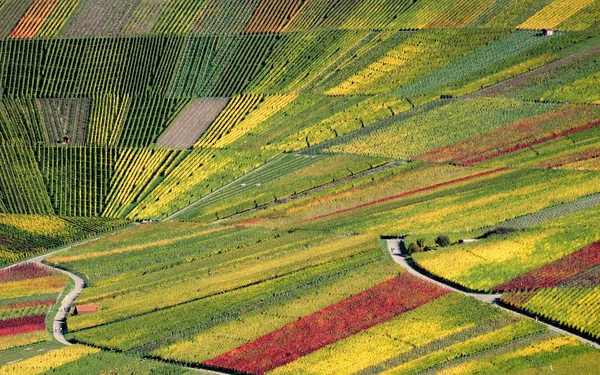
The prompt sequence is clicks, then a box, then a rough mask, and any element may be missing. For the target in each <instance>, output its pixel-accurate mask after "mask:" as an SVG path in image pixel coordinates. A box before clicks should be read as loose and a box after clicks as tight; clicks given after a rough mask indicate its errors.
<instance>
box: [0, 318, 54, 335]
mask: <svg viewBox="0 0 600 375" xmlns="http://www.w3.org/2000/svg"><path fill="white" fill-rule="evenodd" d="M45 329H46V315H35V316H24V317H21V318H16V319H9V320H0V337H4V336H12V335H16V334H19V333H28V332H34V331H43V330H45Z"/></svg>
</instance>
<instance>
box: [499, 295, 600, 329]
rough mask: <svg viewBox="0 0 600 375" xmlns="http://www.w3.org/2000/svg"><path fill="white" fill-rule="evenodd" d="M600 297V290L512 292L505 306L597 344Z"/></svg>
mask: <svg viewBox="0 0 600 375" xmlns="http://www.w3.org/2000/svg"><path fill="white" fill-rule="evenodd" d="M599 297H600V287H598V286H596V287H592V288H581V287H564V288H547V289H541V290H539V291H531V292H510V293H507V294H505V295H503V296H502V302H503V303H506V304H507V305H510V306H512V307H515V308H518V309H521V310H524V311H526V312H528V313H530V314H533V315H537V316H540V317H541V318H543V319H546V320H549V321H552V322H556V323H558V324H559V325H563V326H565V327H567V328H569V329H571V330H574V331H576V332H580V333H582V334H584V335H587V336H588V337H591V338H592V339H595V340H597V339H598V338H599V337H600V319H599V318H598V317H599V316H600V315H599V314H598V312H599V311H600V302H599V299H598V298H599Z"/></svg>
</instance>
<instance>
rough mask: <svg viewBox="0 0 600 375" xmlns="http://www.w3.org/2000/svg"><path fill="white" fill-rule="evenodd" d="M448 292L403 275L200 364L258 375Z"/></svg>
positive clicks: (406, 274)
mask: <svg viewBox="0 0 600 375" xmlns="http://www.w3.org/2000/svg"><path fill="white" fill-rule="evenodd" d="M447 293H448V290H446V289H442V288H440V287H437V286H435V285H433V284H428V283H425V282H423V281H420V280H419V279H417V278H416V277H414V276H412V275H409V274H408V273H405V274H403V275H402V276H399V277H397V278H395V279H392V280H390V281H387V282H385V283H383V284H379V285H377V286H375V287H373V288H371V289H368V290H366V291H364V292H362V293H361V294H358V295H355V296H353V297H351V298H348V299H346V300H343V301H341V302H339V303H338V304H336V305H332V306H329V307H327V308H325V309H323V310H321V311H319V312H317V313H314V314H312V315H309V316H307V317H304V318H302V319H300V320H298V321H296V322H294V323H292V324H290V325H287V326H285V327H282V328H280V329H279V330H277V331H274V332H272V333H270V334H268V335H265V336H262V337H261V338H259V339H257V340H255V341H253V342H251V343H249V344H246V345H244V346H241V347H239V348H236V349H234V350H233V351H231V352H228V353H225V354H223V355H221V356H218V357H216V358H213V359H211V360H208V361H205V362H204V364H206V365H209V366H214V367H217V368H225V369H233V370H236V371H242V372H246V373H251V374H263V373H265V372H267V371H269V370H272V369H274V368H277V367H280V366H282V365H285V364H287V363H290V362H292V361H294V360H296V359H298V358H300V357H303V356H305V355H307V354H309V353H311V352H313V351H315V350H318V349H320V348H322V347H324V346H326V345H329V344H332V343H334V342H336V341H339V340H342V339H344V338H346V337H349V336H351V335H354V334H356V333H358V332H360V331H363V330H365V329H368V328H370V327H373V326H375V325H377V324H381V323H383V322H385V321H387V320H389V319H392V318H393V317H395V316H397V315H400V314H402V313H404V312H406V311H410V310H412V309H414V308H416V307H418V306H420V305H423V304H425V303H427V302H429V301H431V300H434V299H436V298H438V297H441V296H443V295H444V294H447ZM408 295H410V296H411V297H410V298H408Z"/></svg>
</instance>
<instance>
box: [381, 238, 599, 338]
mask: <svg viewBox="0 0 600 375" xmlns="http://www.w3.org/2000/svg"><path fill="white" fill-rule="evenodd" d="M392 246H393V245H391V242H388V251H389V252H390V255H391V256H392V259H393V260H394V262H396V263H397V264H399V265H400V266H401V267H403V268H404V269H406V270H407V271H408V272H410V273H411V274H412V275H414V276H416V277H419V278H421V279H423V280H426V281H429V282H431V283H434V284H437V285H439V286H441V287H444V288H447V289H450V290H452V291H454V292H457V293H462V294H464V295H466V296H469V297H473V298H476V299H478V300H479V301H482V302H485V303H489V304H491V305H494V306H496V307H498V308H500V309H502V310H504V311H508V312H510V313H512V314H515V315H519V316H522V317H524V318H527V319H531V320H535V319H534V318H532V317H530V316H528V315H525V314H523V313H520V312H518V311H514V310H511V309H507V308H506V307H504V306H501V305H499V304H498V301H499V300H500V298H501V297H502V294H501V293H500V294H487V293H469V292H465V291H463V290H460V289H456V288H453V287H451V286H449V285H447V284H444V283H442V282H439V281H437V280H435V279H432V278H431V277H429V276H427V275H424V274H422V273H421V272H419V271H417V270H416V269H414V268H413V267H412V266H411V265H410V264H409V263H408V262H407V261H406V259H405V258H404V256H402V255H400V254H396V253H395V252H394V251H393V249H392ZM536 321H537V322H538V323H541V324H544V325H546V326H547V327H548V328H549V329H550V330H551V331H554V332H558V333H562V334H565V335H571V336H573V337H575V338H577V339H578V340H579V341H581V342H583V343H585V344H589V345H592V346H593V347H595V348H597V349H600V344H598V343H596V342H594V341H591V340H588V339H586V338H585V337H581V336H579V335H576V334H574V333H572V332H568V331H565V330H564V329H562V328H560V327H557V326H555V325H553V324H551V323H548V322H544V321H541V320H536Z"/></svg>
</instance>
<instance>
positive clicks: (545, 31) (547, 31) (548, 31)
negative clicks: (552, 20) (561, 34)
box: [542, 29, 554, 36]
mask: <svg viewBox="0 0 600 375" xmlns="http://www.w3.org/2000/svg"><path fill="white" fill-rule="evenodd" d="M542 34H543V35H544V36H552V35H554V30H552V29H543V30H542Z"/></svg>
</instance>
